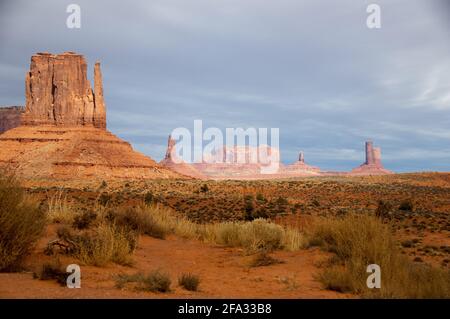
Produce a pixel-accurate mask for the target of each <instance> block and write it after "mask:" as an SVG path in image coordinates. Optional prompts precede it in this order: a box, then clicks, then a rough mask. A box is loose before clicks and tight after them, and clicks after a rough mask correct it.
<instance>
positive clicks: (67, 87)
mask: <svg viewBox="0 0 450 319" xmlns="http://www.w3.org/2000/svg"><path fill="white" fill-rule="evenodd" d="M94 75H95V89H96V91H99V92H96V93H97V96H96V97H95V95H94V92H93V91H92V88H91V85H90V83H89V81H88V79H87V64H86V61H85V59H84V57H83V56H82V55H79V54H76V53H73V52H65V53H63V54H56V55H54V54H50V53H38V54H36V55H33V56H32V57H31V65H30V71H29V72H28V73H27V75H26V77H25V92H26V107H25V114H24V116H23V120H22V122H23V124H24V125H58V126H61V125H63V126H80V125H81V126H94V127H97V128H101V129H105V128H106V112H105V105H104V101H103V89H102V82H101V81H102V79H101V72H100V66H99V64H96V66H95V72H94Z"/></svg>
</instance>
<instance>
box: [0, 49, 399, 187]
mask: <svg viewBox="0 0 450 319" xmlns="http://www.w3.org/2000/svg"><path fill="white" fill-rule="evenodd" d="M25 97H26V105H25V107H20V106H13V107H5V108H0V134H1V135H0V167H8V168H12V169H14V170H15V171H16V173H17V175H23V176H24V177H29V178H72V179H73V178H86V177H95V178H101V179H108V178H143V179H145V178H150V179H152V178H198V179H206V178H213V179H254V178H256V179H267V178H287V177H298V176H324V175H380V174H392V172H391V171H389V170H387V169H385V168H384V167H383V165H382V163H381V149H380V148H379V147H374V146H373V142H372V141H367V142H366V160H365V162H364V163H363V164H362V165H360V166H359V167H356V168H355V169H353V170H352V171H350V172H326V171H321V169H320V168H319V167H316V166H311V165H308V164H307V163H306V162H305V156H304V153H303V152H300V153H299V156H298V161H296V162H295V163H292V164H289V165H283V164H282V163H281V162H279V158H280V154H279V149H277V148H273V147H270V146H267V145H260V146H257V147H252V146H234V147H226V146H224V147H223V148H221V149H218V150H217V152H215V153H214V154H211V156H210V158H206V159H205V158H204V159H203V162H201V163H192V164H191V163H186V162H184V161H183V160H182V159H181V158H177V155H176V152H175V151H176V150H175V148H176V143H175V140H174V139H172V137H171V136H169V138H168V142H167V151H166V154H165V157H164V159H163V160H162V161H161V162H160V163H159V164H157V163H156V162H155V161H153V160H152V159H151V158H149V157H147V156H145V155H143V154H141V153H138V152H135V151H134V150H133V149H132V147H131V145H130V144H129V143H128V142H126V141H123V140H121V139H119V138H118V137H116V136H115V135H113V134H112V133H111V132H109V131H108V130H107V129H106V105H105V100H104V95H103V81H102V72H101V69H100V63H99V62H96V63H95V66H94V87H93V88H92V87H91V83H90V82H89V80H88V78H87V63H86V60H85V58H84V57H83V56H82V55H80V54H77V53H75V52H65V53H62V54H51V53H48V52H42V53H37V54H35V55H33V56H32V57H31V63H30V70H29V72H27V73H26V76H25ZM260 151H262V152H260ZM264 153H265V154H267V155H268V156H271V158H272V160H273V159H274V158H275V159H276V161H278V164H279V170H278V172H276V173H274V174H271V175H266V174H261V168H262V167H264V166H265V165H267V163H266V164H263V163H265V161H261V159H259V161H257V162H253V161H248V162H246V163H240V162H239V161H238V160H237V159H239V158H245V159H246V161H247V160H249V159H250V158H253V157H254V154H264ZM272 155H273V157H272ZM259 156H260V155H258V157H259Z"/></svg>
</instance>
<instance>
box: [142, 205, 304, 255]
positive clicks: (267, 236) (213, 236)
mask: <svg viewBox="0 0 450 319" xmlns="http://www.w3.org/2000/svg"><path fill="white" fill-rule="evenodd" d="M139 210H140V211H141V213H142V214H143V213H144V212H145V214H146V216H151V217H152V221H153V222H154V223H155V224H156V225H158V226H159V227H160V228H162V229H165V230H166V231H167V232H169V233H173V234H176V235H178V236H180V237H183V238H188V239H198V240H201V241H203V242H206V243H212V244H218V245H223V246H227V247H243V248H244V249H246V251H247V252H248V253H255V252H259V251H261V250H266V251H272V250H276V249H285V250H288V251H295V250H298V249H300V248H302V247H304V245H305V239H304V236H303V235H302V234H301V233H300V231H299V230H297V229H294V228H283V227H281V226H280V225H277V224H275V223H272V222H270V221H268V220H266V219H255V220H253V221H251V222H222V223H214V224H197V223H194V222H192V221H190V220H188V219H186V218H184V217H179V216H175V215H174V214H173V212H172V211H170V210H169V209H167V208H164V207H161V206H159V205H154V206H144V207H140V208H139Z"/></svg>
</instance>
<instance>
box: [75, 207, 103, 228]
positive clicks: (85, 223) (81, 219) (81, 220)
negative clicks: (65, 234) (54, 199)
mask: <svg viewBox="0 0 450 319" xmlns="http://www.w3.org/2000/svg"><path fill="white" fill-rule="evenodd" d="M96 219H97V214H96V213H95V212H92V211H87V212H83V213H80V214H77V215H76V216H75V217H74V219H73V222H72V226H73V227H74V228H76V229H87V228H89V227H90V226H92V224H93V223H94V222H95V220H96Z"/></svg>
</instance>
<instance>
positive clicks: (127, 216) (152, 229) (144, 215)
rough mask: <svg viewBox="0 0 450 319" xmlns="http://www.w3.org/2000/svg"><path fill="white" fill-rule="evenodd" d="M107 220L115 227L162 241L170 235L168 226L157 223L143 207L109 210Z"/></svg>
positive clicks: (153, 216)
mask: <svg viewBox="0 0 450 319" xmlns="http://www.w3.org/2000/svg"><path fill="white" fill-rule="evenodd" d="M108 219H109V220H110V221H112V222H113V223H115V224H116V225H117V226H120V227H122V228H127V229H130V230H132V231H135V232H137V233H139V234H142V235H148V236H151V237H155V238H160V239H164V238H165V237H166V236H167V235H168V234H169V233H170V226H169V225H167V224H166V223H162V222H160V221H158V220H157V219H156V217H155V215H153V214H151V213H150V212H149V210H147V209H145V208H143V207H138V208H121V209H117V210H111V211H110V212H109V213H108Z"/></svg>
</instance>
